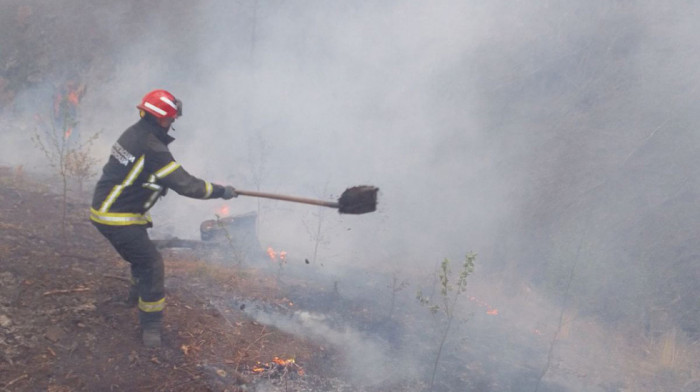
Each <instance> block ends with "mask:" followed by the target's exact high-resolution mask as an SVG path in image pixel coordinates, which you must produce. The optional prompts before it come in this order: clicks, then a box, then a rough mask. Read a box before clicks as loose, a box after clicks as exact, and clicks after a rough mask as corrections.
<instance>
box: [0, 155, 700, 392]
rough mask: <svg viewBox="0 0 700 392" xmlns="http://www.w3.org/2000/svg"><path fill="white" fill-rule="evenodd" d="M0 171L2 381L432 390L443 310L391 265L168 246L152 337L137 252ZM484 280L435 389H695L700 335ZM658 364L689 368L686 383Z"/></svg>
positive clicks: (76, 387) (147, 387)
mask: <svg viewBox="0 0 700 392" xmlns="http://www.w3.org/2000/svg"><path fill="white" fill-rule="evenodd" d="M0 181H1V182H2V187H1V188H0V217H1V222H2V223H0V224H1V225H2V226H1V227H0V228H1V229H2V231H1V233H2V234H1V236H0V260H1V262H2V272H0V280H1V282H0V283H1V284H0V347H1V348H2V358H0V387H2V388H3V390H9V391H35V390H47V391H82V390H85V391H90V390H133V391H202V390H209V391H241V390H253V391H423V390H426V386H427V385H426V380H428V379H429V378H428V376H429V374H430V370H431V368H432V365H433V361H434V353H435V348H436V331H437V330H439V329H440V328H441V325H442V324H441V323H440V319H439V318H435V317H429V316H428V314H429V313H427V312H426V309H420V307H419V306H417V305H416V303H415V302H416V301H415V300H414V299H413V298H412V296H411V295H409V294H407V292H406V291H402V290H397V287H400V286H397V285H395V284H394V285H393V286H392V285H391V278H390V277H387V276H385V275H383V274H381V273H374V272H372V271H366V270H359V269H354V270H353V269H349V270H346V271H344V272H343V274H342V277H341V276H326V272H325V271H323V270H314V269H313V268H312V266H310V265H308V264H306V263H304V262H303V261H302V262H299V263H294V259H293V258H285V261H286V263H285V264H284V265H283V266H282V267H280V264H279V263H280V262H281V261H282V260H280V258H279V255H280V253H281V251H274V250H268V252H264V250H263V249H262V248H261V249H259V251H260V252H259V253H260V255H261V256H260V257H259V258H256V259H254V260H247V261H241V260H236V259H232V258H231V250H230V248H228V246H229V244H224V245H222V246H214V247H210V246H204V247H200V248H197V249H187V248H176V249H164V250H163V252H164V256H165V259H166V288H167V291H168V308H167V312H166V316H165V332H164V347H162V348H161V349H156V350H149V349H145V348H143V347H141V346H140V344H139V336H140V335H139V330H138V326H137V322H136V314H135V311H134V310H133V309H127V308H125V307H123V306H122V304H121V300H122V299H123V297H124V296H125V293H126V288H127V284H128V283H127V279H126V276H127V269H126V264H125V263H124V262H123V261H121V260H120V259H119V257H118V256H117V255H116V253H115V252H114V251H113V250H112V249H111V248H110V247H109V246H108V244H107V243H106V242H105V241H104V240H103V239H102V238H101V237H100V236H99V235H98V234H97V232H96V231H95V230H94V228H93V227H92V226H91V224H90V223H89V222H88V221H87V220H86V219H85V211H86V207H87V205H86V204H85V203H82V202H78V201H75V200H70V201H69V203H68V204H67V208H68V211H67V225H66V234H65V238H64V237H63V234H62V233H61V230H59V229H58V227H59V223H58V222H60V219H61V218H60V216H58V214H57V213H56V212H52V211H59V210H60V209H58V208H46V206H52V205H53V206H57V205H59V204H60V203H62V199H61V198H60V197H59V196H58V195H56V194H55V193H53V192H52V191H51V189H49V188H48V187H47V186H46V185H40V183H39V182H36V181H34V179H30V178H28V176H27V175H26V174H25V173H23V172H22V171H21V170H18V169H17V168H3V169H2V177H0ZM43 183H45V182H43ZM192 242H197V241H192ZM273 256H274V259H273ZM358 281H362V282H363V284H362V285H361V287H353V286H352V285H349V284H348V282H358ZM428 281H430V280H428ZM488 286H489V285H488V284H484V283H474V284H473V285H472V286H471V289H470V292H469V294H468V295H466V296H465V297H464V301H463V302H464V307H463V308H462V309H461V310H462V311H463V313H464V315H466V316H458V317H457V319H456V322H455V324H456V325H457V327H456V328H455V329H454V331H453V332H454V333H453V334H452V336H451V338H450V339H448V344H447V346H446V347H447V348H446V349H445V351H444V353H443V360H442V361H441V362H440V364H439V367H438V378H437V382H436V384H435V389H434V390H436V391H522V390H539V391H568V390H573V391H576V390H581V391H605V392H607V391H629V390H678V391H695V390H697V387H698V384H697V382H694V381H693V379H692V377H690V375H692V372H693V370H692V369H693V366H692V364H689V363H688V361H689V360H690V359H691V358H692V356H691V354H692V347H679V346H676V345H675V344H674V341H675V340H671V339H668V338H666V339H665V340H664V338H663V337H660V340H658V343H653V342H651V343H648V344H647V345H640V344H639V343H640V341H639V339H640V338H639V337H629V336H628V337H625V336H623V333H622V332H621V333H617V334H615V333H611V332H610V331H606V330H604V329H603V328H602V327H601V326H599V325H597V324H596V323H595V322H594V320H592V319H589V318H586V317H584V316H577V315H576V314H573V313H567V314H564V315H563V318H564V323H563V324H557V323H556V322H555V320H556V316H557V315H556V314H555V313H556V312H553V311H552V310H551V309H552V308H551V305H550V304H548V303H547V302H546V301H543V300H542V299H541V298H539V297H538V296H537V295H536V293H534V292H533V291H532V290H531V289H530V288H529V287H527V286H522V287H518V288H511V290H516V291H518V295H517V296H516V297H517V299H515V298H514V297H512V296H511V297H509V298H508V299H507V298H506V297H504V296H502V295H499V294H497V293H498V291H500V289H498V290H496V289H494V288H493V287H488ZM392 287H393V288H392ZM392 292H393V293H394V294H396V295H395V298H391V299H390V298H389V297H390V296H391V293H392ZM382 294H383V295H382ZM523 312H526V313H527V314H528V315H529V316H528V317H523V315H522V314H523ZM623 332H624V331H623ZM553 336H556V339H557V355H556V356H555V357H554V360H553V361H551V360H549V359H548V356H547V349H548V348H549V347H551V342H552V337H553ZM581 336H587V337H589V338H590V337H591V336H595V337H596V338H595V341H596V342H602V343H601V344H595V345H592V344H587V345H583V344H581V343H580V341H579V338H580V337H581ZM584 346H585V347H584ZM664 363H665V365H664ZM546 364H548V367H545V365H546ZM660 366H666V367H667V368H669V369H677V371H679V372H680V371H685V370H684V369H686V370H687V371H688V372H689V373H688V375H689V377H686V378H685V380H684V381H682V383H681V384H679V380H678V376H671V374H670V373H664V372H659V371H658V368H659V367H660ZM544 369H546V370H547V375H546V378H544V381H543V380H542V375H543V370H544ZM664 374H666V376H664ZM630 375H634V377H635V378H629V377H630ZM628 388H631V389H628ZM658 388H661V389H658ZM693 388H695V389H693Z"/></svg>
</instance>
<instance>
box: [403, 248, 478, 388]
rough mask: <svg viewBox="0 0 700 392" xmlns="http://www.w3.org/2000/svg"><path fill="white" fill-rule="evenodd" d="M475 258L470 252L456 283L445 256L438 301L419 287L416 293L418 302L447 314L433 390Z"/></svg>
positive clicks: (431, 381) (432, 381)
mask: <svg viewBox="0 0 700 392" xmlns="http://www.w3.org/2000/svg"><path fill="white" fill-rule="evenodd" d="M474 260H476V254H475V253H468V254H467V255H466V257H465V260H464V263H463V264H462V269H461V270H460V272H459V275H458V276H457V281H456V284H453V283H452V280H453V279H454V277H453V276H452V271H451V269H450V260H448V259H447V258H445V259H444V260H443V261H442V264H440V269H439V271H438V277H439V280H440V297H441V298H440V300H439V301H438V303H434V302H433V301H432V300H431V298H428V297H426V296H424V295H423V293H422V291H421V290H420V289H419V290H418V293H417V294H416V299H417V300H418V302H419V303H420V304H421V305H423V306H425V307H427V308H428V309H429V310H430V312H431V313H433V314H438V313H441V314H444V315H445V323H446V324H445V328H444V330H443V333H442V336H441V338H440V345H439V347H438V351H437V355H436V356H435V364H434V366H433V373H432V376H431V378H430V390H431V391H432V390H433V385H434V383H435V374H436V373H437V367H438V363H439V362H440V356H441V355H442V349H443V347H444V346H445V341H446V340H447V336H448V335H449V332H450V327H452V321H453V320H454V316H455V306H456V304H457V300H458V299H459V296H460V294H462V293H464V292H465V291H467V278H468V277H469V275H471V273H472V272H473V271H474Z"/></svg>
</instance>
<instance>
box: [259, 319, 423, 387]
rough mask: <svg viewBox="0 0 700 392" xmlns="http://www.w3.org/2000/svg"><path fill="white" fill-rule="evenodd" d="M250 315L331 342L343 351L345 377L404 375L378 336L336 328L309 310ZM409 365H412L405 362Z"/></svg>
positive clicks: (365, 381)
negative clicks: (286, 313)
mask: <svg viewBox="0 0 700 392" xmlns="http://www.w3.org/2000/svg"><path fill="white" fill-rule="evenodd" d="M249 314H250V315H251V316H252V317H253V318H255V319H256V320H257V321H258V322H261V323H263V324H266V325H272V326H275V327H277V328H279V329H280V330H282V331H284V332H287V333H290V334H294V335H298V336H306V337H308V338H311V339H316V340H320V341H323V342H327V343H328V344H331V345H332V346H333V347H334V348H335V349H338V350H339V351H340V352H342V353H343V357H344V358H343V359H342V364H339V365H340V366H338V367H339V368H340V369H343V370H344V371H343V370H341V373H345V374H344V375H345V376H346V377H348V376H349V377H351V378H352V379H353V380H358V385H360V386H361V385H376V384H381V383H382V382H386V381H387V380H391V379H395V380H398V379H400V377H402V376H403V377H405V373H404V372H405V371H406V370H407V369H406V366H402V367H401V372H402V374H403V375H402V374H399V373H397V372H396V371H395V370H396V367H395V366H393V363H394V360H392V358H391V357H390V354H389V351H388V345H387V344H386V342H382V341H381V340H379V339H378V338H377V337H376V336H372V335H368V334H363V333H361V332H359V331H357V330H354V329H352V328H349V327H341V328H340V329H339V328H337V327H336V328H334V327H333V326H332V325H331V323H332V321H331V320H328V319H327V316H325V315H322V314H317V313H310V312H306V311H297V312H294V313H293V314H291V315H281V314H276V313H269V312H262V311H255V310H254V311H252V312H249ZM406 365H409V364H406Z"/></svg>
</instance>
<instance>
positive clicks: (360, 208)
mask: <svg viewBox="0 0 700 392" xmlns="http://www.w3.org/2000/svg"><path fill="white" fill-rule="evenodd" d="M377 192H379V188H377V187H374V186H370V185H359V186H354V187H352V188H348V189H346V190H345V192H343V194H342V195H340V199H338V212H339V213H341V214H364V213H367V212H373V211H376V210H377Z"/></svg>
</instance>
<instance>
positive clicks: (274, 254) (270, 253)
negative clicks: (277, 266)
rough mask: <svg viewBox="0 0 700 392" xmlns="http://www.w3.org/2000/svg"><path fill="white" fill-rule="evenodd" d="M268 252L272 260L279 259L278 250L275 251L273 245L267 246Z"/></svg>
mask: <svg viewBox="0 0 700 392" xmlns="http://www.w3.org/2000/svg"><path fill="white" fill-rule="evenodd" d="M267 254H268V255H269V256H270V259H272V260H275V259H277V252H275V250H274V249H272V248H271V247H268V248H267Z"/></svg>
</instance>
